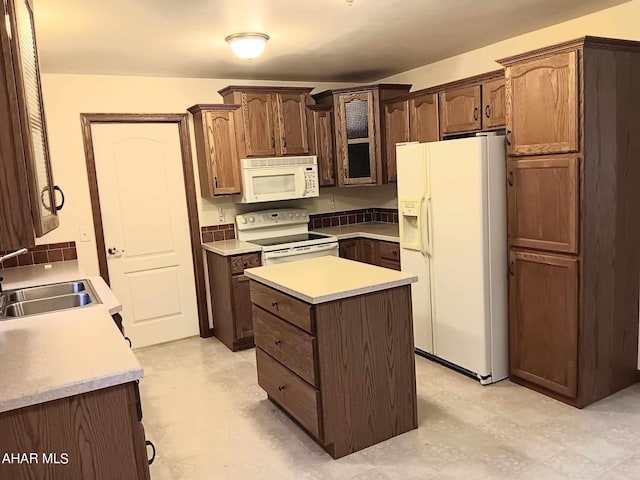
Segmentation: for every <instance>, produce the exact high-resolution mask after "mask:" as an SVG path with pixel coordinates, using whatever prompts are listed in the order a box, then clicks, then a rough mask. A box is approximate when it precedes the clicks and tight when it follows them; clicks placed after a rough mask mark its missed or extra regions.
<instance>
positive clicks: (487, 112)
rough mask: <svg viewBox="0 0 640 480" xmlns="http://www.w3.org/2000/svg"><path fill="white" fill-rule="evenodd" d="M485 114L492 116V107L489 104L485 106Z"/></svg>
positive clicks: (488, 116)
mask: <svg viewBox="0 0 640 480" xmlns="http://www.w3.org/2000/svg"><path fill="white" fill-rule="evenodd" d="M484 114H485V115H486V116H487V118H491V107H490V106H489V105H487V106H486V107H485V109H484Z"/></svg>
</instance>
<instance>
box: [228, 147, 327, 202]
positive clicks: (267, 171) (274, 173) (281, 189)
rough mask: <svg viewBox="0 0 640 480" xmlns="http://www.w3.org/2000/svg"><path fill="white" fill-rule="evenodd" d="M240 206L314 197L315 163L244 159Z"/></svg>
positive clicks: (306, 159) (310, 158)
mask: <svg viewBox="0 0 640 480" xmlns="http://www.w3.org/2000/svg"><path fill="white" fill-rule="evenodd" d="M240 168H241V174H242V198H241V200H240V202H241V203H257V202H274V201H278V200H293V199H296V198H310V197H317V196H318V195H319V194H320V189H319V186H318V160H317V158H316V156H315V155H308V156H301V157H273V158H244V159H242V160H241V163H240Z"/></svg>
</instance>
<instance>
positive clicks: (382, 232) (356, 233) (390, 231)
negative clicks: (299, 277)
mask: <svg viewBox="0 0 640 480" xmlns="http://www.w3.org/2000/svg"><path fill="white" fill-rule="evenodd" d="M313 231H314V232H316V233H325V234H327V235H334V236H336V237H337V238H338V240H348V239H350V238H370V239H372V240H382V241H385V242H394V243H399V242H400V227H399V226H398V224H397V223H380V222H371V223H356V224H353V225H342V226H341V227H324V228H314V229H313Z"/></svg>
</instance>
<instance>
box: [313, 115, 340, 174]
mask: <svg viewBox="0 0 640 480" xmlns="http://www.w3.org/2000/svg"><path fill="white" fill-rule="evenodd" d="M307 108H308V121H307V125H308V127H309V153H311V155H316V156H317V157H318V180H319V183H320V186H321V187H333V186H335V184H336V157H335V150H334V139H333V132H334V129H333V105H309V106H308V107H307Z"/></svg>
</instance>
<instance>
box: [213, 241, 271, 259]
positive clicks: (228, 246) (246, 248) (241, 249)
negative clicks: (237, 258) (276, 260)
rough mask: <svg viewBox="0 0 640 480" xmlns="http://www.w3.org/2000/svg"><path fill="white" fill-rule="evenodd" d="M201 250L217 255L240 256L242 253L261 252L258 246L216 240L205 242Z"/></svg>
mask: <svg viewBox="0 0 640 480" xmlns="http://www.w3.org/2000/svg"><path fill="white" fill-rule="evenodd" d="M202 248H203V250H207V251H209V252H213V253H217V254H218V255H224V256H227V255H241V254H243V253H253V252H259V251H261V250H262V247H261V246H260V245H256V244H255V243H249V242H241V241H240V240H218V241H217V242H207V243H203V244H202Z"/></svg>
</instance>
